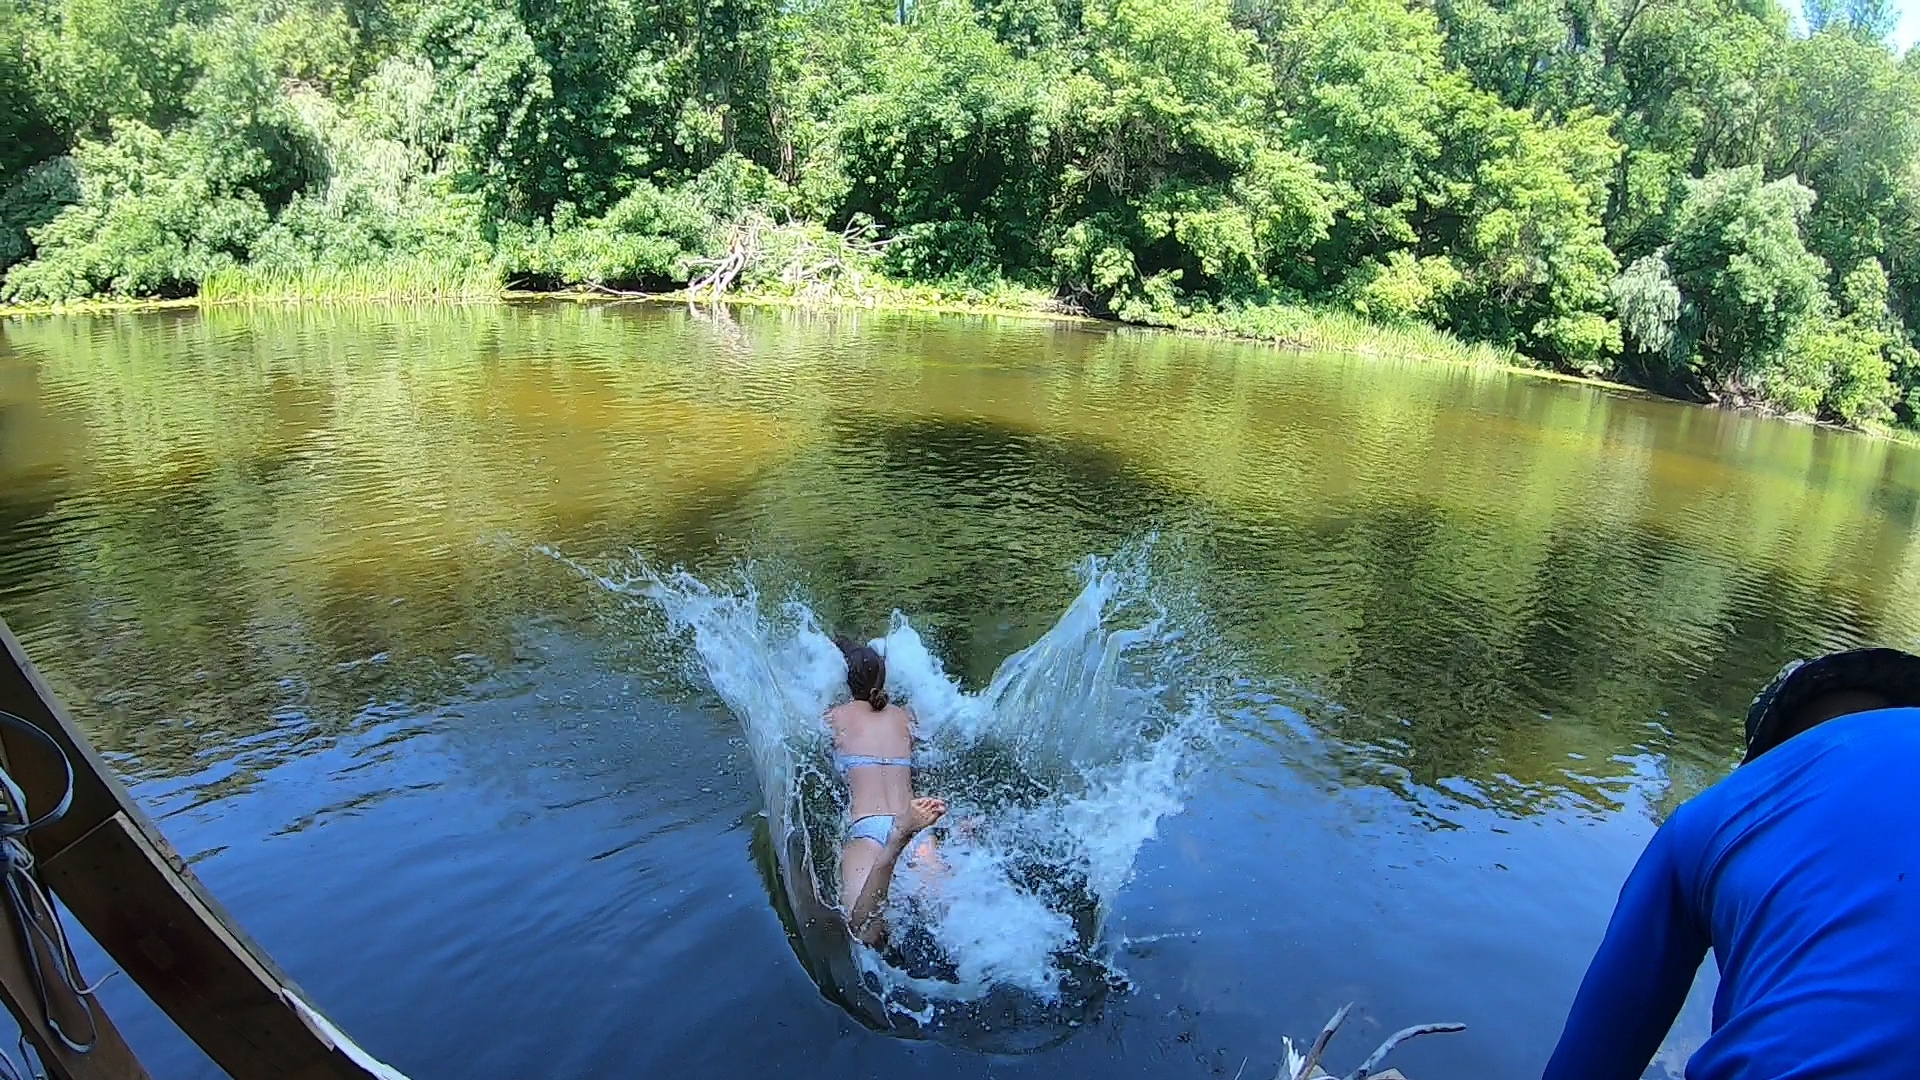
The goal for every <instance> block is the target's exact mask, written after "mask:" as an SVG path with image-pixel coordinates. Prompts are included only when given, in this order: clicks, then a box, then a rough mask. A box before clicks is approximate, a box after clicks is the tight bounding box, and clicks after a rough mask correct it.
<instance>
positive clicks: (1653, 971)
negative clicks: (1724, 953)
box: [1545, 814, 1709, 1080]
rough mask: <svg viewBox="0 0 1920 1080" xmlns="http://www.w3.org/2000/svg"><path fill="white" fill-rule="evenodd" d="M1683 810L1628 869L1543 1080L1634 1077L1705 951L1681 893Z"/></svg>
mask: <svg viewBox="0 0 1920 1080" xmlns="http://www.w3.org/2000/svg"><path fill="white" fill-rule="evenodd" d="M1683 816H1684V815H1683V814H1676V815H1675V816H1674V818H1673V819H1672V820H1669V821H1668V822H1667V824H1666V825H1665V826H1663V827H1662V828H1661V829H1660V831H1659V832H1658V833H1656V834H1655V835H1654V838H1653V841H1652V842H1651V843H1649V844H1648V845H1647V850H1646V851H1645V852H1644V853H1643V854H1642V855H1641V856H1640V861H1639V862H1638V863H1637V864H1635V866H1634V868H1633V873H1631V874H1629V875H1628V876H1627V883H1626V885H1625V887H1623V888H1622V889H1621V890H1620V902H1619V903H1618V904H1617V905H1615V907H1614V909H1613V921H1611V922H1610V923H1608V924H1607V936H1606V938H1605V940H1603V941H1602V942H1601V943H1600V951H1599V952H1597V953H1595V954H1594V957H1593V963H1592V964H1591V965H1590V966H1589V967H1588V968H1587V977H1586V978H1585V979H1584V980H1582V981H1581V983H1580V993H1579V994H1578V995H1577V996H1575V998H1574V1000H1573V1010H1572V1012H1570V1013H1568V1014H1567V1026H1566V1030H1565V1031H1563V1032H1562V1033H1561V1035H1560V1045H1559V1046H1558V1047H1556V1048H1555V1049H1554V1052H1553V1058H1552V1059H1551V1060H1550V1061H1548V1062H1547V1071H1546V1074H1545V1080H1639V1077H1640V1075H1641V1074H1642V1073H1644V1072H1645V1071H1646V1069H1647V1065H1648V1064H1649V1063H1650V1062H1651V1061H1652V1060H1653V1055H1654V1053H1655V1052H1656V1051H1658V1050H1659V1049H1660V1042H1661V1040H1662V1039H1665V1038H1666V1036H1667V1029H1668V1028H1670V1027H1672V1026H1673V1020H1674V1017H1676V1016H1678V1015H1679V1014H1680V1006H1681V1005H1683V1004H1684V1003H1685V1002H1686V1000H1687V990H1688V989H1689V988H1690V987H1692V985H1693V976H1694V974H1695V973H1696V972H1697V971H1698V970H1699V969H1700V961H1701V960H1703V959H1705V958H1706V955H1707V948H1708V944H1709V939H1708V935H1707V931H1706V928H1705V926H1704V925H1703V924H1702V921H1701V919H1700V918H1699V917H1697V916H1696V915H1695V913H1694V912H1693V910H1692V905H1691V904H1690V903H1689V901H1688V896H1689V889H1688V888H1687V886H1686V880H1685V877H1686V876H1685V875H1684V874H1683V873H1682V863H1683V861H1684V862H1688V863H1694V864H1696V865H1697V860H1695V859H1692V858H1688V857H1686V856H1685V854H1684V849H1685V847H1686V846H1687V843H1688V841H1687V839H1686V836H1687V833H1686V831H1685V830H1684V829H1682V828H1681V827H1680V825H1681V818H1682V817H1683Z"/></svg>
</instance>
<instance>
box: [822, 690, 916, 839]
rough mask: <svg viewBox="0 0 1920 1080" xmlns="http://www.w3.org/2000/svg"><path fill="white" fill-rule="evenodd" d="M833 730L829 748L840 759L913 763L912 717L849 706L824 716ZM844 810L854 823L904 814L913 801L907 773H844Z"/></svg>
mask: <svg viewBox="0 0 1920 1080" xmlns="http://www.w3.org/2000/svg"><path fill="white" fill-rule="evenodd" d="M827 723H828V724H829V725H831V726H832V728H833V748H834V750H835V751H836V752H838V753H841V754H860V755H865V756H869V757H885V758H911V757H912V756H913V717H912V715H911V714H910V713H908V712H907V710H905V709H903V708H901V707H900V706H898V705H889V706H887V707H886V708H884V709H875V708H874V707H873V706H871V705H869V704H867V703H866V702H864V701H849V702H847V703H846V704H844V705H836V706H834V707H833V708H831V709H828V710H827ZM846 775H847V788H848V790H849V791H850V793H851V794H852V805H851V806H850V807H848V810H849V811H850V813H851V815H852V816H853V817H855V818H861V817H866V816H867V815H869V814H901V813H905V812H906V809H907V804H908V803H909V802H911V801H912V800H913V782H912V775H911V771H910V770H909V769H907V768H906V767H905V766H900V765H868V766H864V767H861V768H857V769H849V770H847V774H846Z"/></svg>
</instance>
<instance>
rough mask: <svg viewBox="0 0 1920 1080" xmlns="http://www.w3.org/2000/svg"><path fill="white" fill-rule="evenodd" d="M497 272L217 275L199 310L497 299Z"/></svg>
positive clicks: (239, 271) (411, 265)
mask: <svg viewBox="0 0 1920 1080" xmlns="http://www.w3.org/2000/svg"><path fill="white" fill-rule="evenodd" d="M502 284H503V283H502V281H501V278H500V272H499V269H498V268H497V267H495V266H493V265H492V264H490V263H472V262H469V263H450V262H442V261H437V260H426V259H399V260H395V261H392V262H382V263H370V264H367V265H363V266H305V267H301V268H299V269H296V270H262V269H259V268H257V267H251V266H242V267H238V268H235V269H232V270H222V271H220V272H218V273H215V274H213V275H212V276H210V277H208V278H207V280H206V281H204V282H202V283H201V285H200V302H201V303H203V304H253V303H295V302H299V303H325V302H327V301H361V300H444V301H472V300H494V299H497V298H499V296H500V292H501V288H502Z"/></svg>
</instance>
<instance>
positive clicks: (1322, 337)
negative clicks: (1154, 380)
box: [1156, 304, 1537, 368]
mask: <svg viewBox="0 0 1920 1080" xmlns="http://www.w3.org/2000/svg"><path fill="white" fill-rule="evenodd" d="M1156 321H1157V320H1156ZM1164 325H1166V326H1168V327H1170V328H1172V329H1176V330H1185V331H1188V332H1191V333H1200V334H1210V335H1217V336H1220V337H1237V338H1247V339H1251V340H1254V341H1267V342H1271V343H1273V344H1275V345H1283V346H1287V347H1290V348H1296V349H1308V350H1316V351H1322V352H1344V353H1357V354H1360V355H1363V356H1393V357H1405V358H1410V359H1419V360H1442V361H1446V362H1448V363H1456V364H1469V365H1472V366H1474V367H1504V368H1530V367H1535V366H1537V365H1535V364H1533V363H1532V362H1530V361H1529V360H1528V359H1527V358H1526V357H1524V356H1521V355H1520V354H1519V353H1517V352H1514V351H1513V350H1512V349H1503V348H1501V347H1499V346H1497V345H1488V344H1485V343H1483V342H1470V341H1462V340H1461V339H1459V338H1457V337H1455V336H1453V335H1452V334H1450V333H1448V332H1446V331H1445V330H1437V329H1435V328H1433V327H1431V326H1421V325H1417V324H1415V325H1383V324H1380V323H1375V322H1370V321H1368V320H1367V319H1366V318H1364V317H1362V316H1360V315H1358V314H1355V313H1354V312H1351V311H1346V310H1342V309H1339V308H1310V307H1298V306H1294V305H1289V304H1263V305H1260V306H1257V307H1245V308H1236V309H1228V310H1221V311H1207V312H1194V313H1192V314H1184V315H1172V316H1169V317H1168V318H1167V319H1166V320H1165V323H1164Z"/></svg>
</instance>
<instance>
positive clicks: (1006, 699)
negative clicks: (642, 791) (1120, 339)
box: [571, 542, 1214, 1020]
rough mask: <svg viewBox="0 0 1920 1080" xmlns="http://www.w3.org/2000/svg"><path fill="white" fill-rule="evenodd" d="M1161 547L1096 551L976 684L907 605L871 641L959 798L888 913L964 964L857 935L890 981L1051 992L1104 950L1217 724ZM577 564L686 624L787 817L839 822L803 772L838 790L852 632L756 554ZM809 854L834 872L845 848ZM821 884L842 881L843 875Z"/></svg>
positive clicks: (782, 826)
mask: <svg viewBox="0 0 1920 1080" xmlns="http://www.w3.org/2000/svg"><path fill="white" fill-rule="evenodd" d="M1151 549H1152V544H1151V543H1150V542H1142V543H1139V544H1135V545H1131V546H1130V547H1128V548H1127V549H1124V550H1123V551H1122V552H1120V553H1119V554H1117V555H1116V556H1114V557H1113V558H1111V559H1100V558H1096V557H1089V558H1087V559H1086V560H1085V561H1084V562H1083V563H1082V565H1081V568H1080V573H1081V577H1082V582H1083V585H1082V588H1081V590H1080V593H1079V595H1078V596H1076V597H1075V598H1074V600H1073V602H1072V603H1071V604H1070V605H1069V606H1068V608H1067V610H1066V611H1065V612H1064V613H1063V614H1062V615H1061V617H1060V619H1059V621H1058V622H1056V623H1055V624H1054V626H1053V627H1052V628H1051V629H1049V630H1048V631H1047V632H1046V634H1044V635H1043V636H1042V637H1041V638H1040V639H1039V640H1037V641H1035V642H1034V643H1033V644H1032V645H1030V646H1028V647H1027V648H1025V649H1022V650H1021V651H1019V652H1017V653H1015V654H1013V655H1012V656H1010V657H1008V658H1007V659H1006V660H1005V661H1004V662H1003V663H1002V664H1001V665H1000V667H999V669H998V671H996V672H995V674H994V676H993V678H992V680H991V681H990V682H989V683H988V685H987V686H986V687H985V688H984V689H982V690H980V691H979V692H977V693H968V692H966V691H964V690H963V689H962V688H961V686H960V685H959V683H958V682H957V681H956V680H955V679H953V678H951V677H949V676H948V675H947V674H946V672H945V670H944V668H943V666H942V665H941V663H940V660H939V659H938V658H937V657H936V656H934V655H933V653H932V651H931V650H929V649H928V648H927V646H926V644H925V642H924V641H922V639H921V638H920V635H919V634H918V633H917V632H916V631H915V630H914V628H913V626H912V624H911V623H910V622H909V620H908V619H907V617H906V616H905V615H902V614H900V613H898V612H895V614H894V616H893V618H892V620H891V621H890V624H889V626H888V628H887V632H886V634H885V636H884V637H882V638H879V639H875V640H874V642H873V644H874V645H875V646H876V647H878V648H880V649H881V650H882V652H883V653H884V655H885V656H886V658H887V688H888V690H889V692H890V693H891V694H892V695H893V696H894V698H895V700H897V701H900V702H902V703H903V704H905V705H907V706H908V708H910V709H911V710H912V712H913V713H914V716H915V736H916V745H917V754H916V762H917V768H916V772H915V787H916V790H917V791H919V792H920V793H922V794H933V795H940V796H943V797H945V798H947V799H948V801H949V804H950V806H951V810H950V813H949V816H948V822H949V827H948V829H947V830H946V831H945V835H944V837H943V839H942V840H941V842H940V847H939V850H940V856H941V861H942V862H943V863H944V866H943V867H942V868H941V869H939V870H938V872H931V871H923V870H920V869H916V868H913V867H907V868H904V869H903V870H902V872H901V874H900V876H899V877H898V878H897V880H896V886H895V890H894V896H893V905H894V907H893V910H892V911H891V912H890V916H889V921H890V923H892V924H893V925H896V926H900V925H904V924H907V923H915V924H917V925H918V926H920V927H922V928H924V930H925V931H926V932H927V933H928V934H929V935H930V936H931V938H932V940H933V941H935V942H937V943H938V946H939V951H940V952H941V953H943V954H944V956H945V958H946V959H947V960H948V961H949V962H950V965H951V970H950V971H948V972H946V973H945V976H944V977H941V978H930V977H920V978H913V977H909V976H908V975H907V974H906V973H905V972H902V971H899V970H897V969H895V968H893V967H891V966H889V965H887V964H886V963H885V962H884V961H882V960H881V959H880V957H879V956H878V954H874V953H872V952H871V951H870V950H864V949H861V950H857V951H858V952H860V953H861V956H860V963H861V965H862V967H864V968H865V969H866V970H867V971H868V972H870V973H872V974H873V975H874V976H875V977H876V978H877V980H878V981H879V982H880V983H882V984H883V986H884V987H885V988H886V989H887V990H889V991H891V990H895V989H902V988H911V989H912V990H913V991H915V992H916V994H917V995H918V996H919V997H922V998H927V999H944V1000H947V1001H968V1000H972V999H975V998H978V997H981V996H982V995H985V994H987V993H989V992H1004V991H1005V990H1008V989H1011V990H1014V991H1018V992H1021V993H1025V994H1029V995H1032V996H1033V997H1034V998H1036V999H1038V1000H1040V1001H1042V1002H1054V1001H1056V1000H1057V999H1058V997H1059V995H1060V993H1061V987H1062V982H1063V975H1064V973H1065V971H1066V967H1067V966H1069V965H1070V964H1071V963H1073V962H1074V961H1076V960H1077V961H1079V962H1081V963H1090V962H1097V961H1098V960H1099V959H1100V958H1098V957H1096V955H1095V952H1096V948H1097V946H1098V938H1099V930H1100V927H1101V925H1102V923H1103V922H1104V919H1105V917H1106V914H1107V912H1108V911H1109V909H1110V907H1111V905H1112V903H1113V901H1114V898H1115V897H1116V896H1117V895H1118V894H1119V892H1120V890H1121V888H1122V887H1123V886H1124V885H1125V884H1126V882H1127V880H1128V878H1129V877H1130V876H1131V874H1132V872H1133V865H1134V861H1135V859H1136V857H1137V856H1138V854H1139V851H1140V849H1141V847H1142V845H1144V844H1145V843H1147V842H1148V841H1149V840H1151V839H1152V838H1153V837H1154V835H1155V833H1156V830H1157V827H1158V825H1159V822H1160V821H1161V820H1162V819H1163V818H1164V817H1166V816H1167V815H1169V814H1173V813H1176V812H1178V811H1179V810H1180V808H1181V805H1182V804H1181V798H1182V793H1183V791H1184V788H1185V784H1186V782H1187V779H1188V774H1189V771H1190V766H1191V762H1192V757H1193V755H1192V754H1191V752H1190V751H1191V749H1192V748H1193V747H1194V746H1195V745H1196V744H1198V743H1199V742H1201V741H1202V740H1203V739H1204V737H1205V736H1206V735H1207V734H1208V733H1209V732H1210V731H1211V729H1212V726H1213V719H1212V712H1211V710H1210V708H1209V701H1210V693H1209V687H1210V686H1212V685H1214V682H1213V673H1210V672H1207V671H1205V670H1204V667H1205V665H1204V663H1203V662H1202V661H1200V660H1199V658H1198V654H1197V653H1194V652H1192V651H1190V650H1189V649H1188V648H1187V645H1186V642H1187V641H1188V640H1189V639H1188V636H1187V635H1186V634H1184V633H1183V632H1182V621H1183V620H1182V619H1181V618H1179V617H1176V615H1175V614H1173V613H1171V612H1170V610H1169V605H1167V604H1166V603H1165V602H1163V599H1162V598H1160V597H1158V596H1156V595H1155V590H1154V581H1153V576H1152V574H1151V573H1150V570H1149V560H1148V557H1147V556H1148V554H1149V553H1150V551H1151ZM571 565H575V566H576V568H577V569H581V570H582V572H583V573H586V574H587V575H588V576H589V577H590V578H592V580H594V581H597V582H598V583H599V584H600V585H602V586H603V587H605V588H607V589H608V590H610V591H612V592H614V593H617V594H619V595H621V596H623V597H626V598H629V599H630V600H632V601H634V602H636V603H642V604H645V605H650V606H653V607H656V608H657V609H658V610H659V611H660V612H662V613H664V614H665V616H666V618H667V621H668V624H669V626H670V628H671V629H672V631H673V632H675V633H680V634H685V635H687V636H688V637H690V639H691V643H692V645H693V649H694V651H695V653H696V654H697V656H698V658H699V661H700V667H701V669H702V671H703V672H704V675H705V677H706V679H707V681H709V682H710V683H711V685H712V687H713V689H714V690H715V691H716V692H717V693H718V694H719V696H720V697H721V699H722V700H723V701H724V702H725V703H726V705H727V707H728V709H729V710H731V711H732V713H733V715H734V716H735V717H736V718H738V719H739V721H740V723H741V726H742V729H743V731H744V734H745V738H746V743H747V746H748V748H749V751H750V753H751V755H752V758H753V762H754V768H755V770H756V773H757V775H758V778H759V781H760V785H761V789H762V792H763V794H764V795H765V798H766V805H767V813H768V817H769V819H770V824H771V826H772V828H773V829H774V830H775V835H776V836H779V837H785V836H787V835H789V831H790V830H792V829H795V828H800V827H804V828H806V829H807V830H809V831H810V832H812V833H814V834H815V835H820V836H825V837H827V838H829V839H832V838H837V837H838V836H840V835H842V833H843V830H844V827H845V806H844V804H843V803H839V804H832V801H831V800H829V805H821V804H820V800H818V799H817V798H811V797H809V795H808V794H807V792H806V791H805V790H804V789H805V787H806V785H805V784H804V783H803V781H804V780H806V779H807V778H808V777H809V776H812V777H814V778H818V779H821V780H822V781H823V784H824V785H825V789H827V790H832V791H834V792H843V789H840V788H839V787H838V784H837V781H831V780H829V779H828V778H827V770H826V769H825V762H826V759H827V753H828V750H829V749H830V743H831V736H830V733H829V731H828V728H827V726H826V722H825V712H826V710H827V709H828V707H830V706H831V705H832V704H834V703H835V701H837V700H844V698H845V686H846V684H845V678H846V668H845V665H844V662H843V661H842V660H841V658H840V654H839V651H838V649H837V648H836V647H835V646H834V644H833V642H832V640H831V639H830V638H829V636H828V635H827V634H826V633H825V632H824V631H823V630H822V628H821V627H820V625H819V623H818V620H817V618H816V617H815V615H814V613H813V611H812V610H811V609H810V608H809V607H808V606H807V605H806V604H805V603H803V602H800V601H797V600H795V601H788V602H786V603H781V604H769V603H765V602H763V599H762V597H761V594H760V589H759V588H758V586H757V585H756V583H755V580H754V571H753V569H752V568H751V567H747V568H743V569H742V570H741V571H740V572H739V574H738V582H737V585H736V586H735V587H734V588H733V589H731V590H719V589H715V588H713V587H711V586H709V585H708V584H707V583H705V582H703V581H701V580H700V579H698V578H696V577H694V576H693V575H692V574H689V573H686V572H685V571H681V570H674V571H668V572H660V571H656V570H655V569H653V568H652V567H651V566H649V565H648V564H647V562H646V561H645V559H644V558H642V557H640V556H637V555H636V556H635V557H634V558H633V559H632V560H630V561H629V562H626V563H624V564H620V565H616V566H615V567H613V568H612V569H611V570H609V571H608V572H606V573H596V572H593V571H589V570H586V569H585V568H580V567H578V565H577V564H571ZM822 786H823V785H822V784H815V785H814V790H815V791H818V790H821V789H822ZM775 848H776V850H785V848H784V846H783V845H781V844H776V845H775ZM816 861H817V862H818V863H819V864H820V865H821V866H822V867H823V868H824V869H823V872H826V873H831V872H832V870H831V868H832V866H833V864H834V863H835V862H836V860H834V859H832V858H824V859H816ZM781 869H782V872H783V873H788V874H791V873H792V872H793V868H791V867H784V866H783V867H782V868H781ZM814 885H815V887H816V888H817V889H818V895H822V896H828V897H831V896H834V895H836V892H837V890H836V888H835V883H833V882H830V881H823V882H815V883H814ZM889 996H890V997H891V996H893V995H891V994H889ZM923 1005H924V1003H923ZM898 1007H900V1008H902V1009H903V1010H904V1009H907V1003H906V1002H905V1001H901V1002H899V1005H898ZM921 1019H923V1020H924V1019H925V1017H921Z"/></svg>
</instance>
